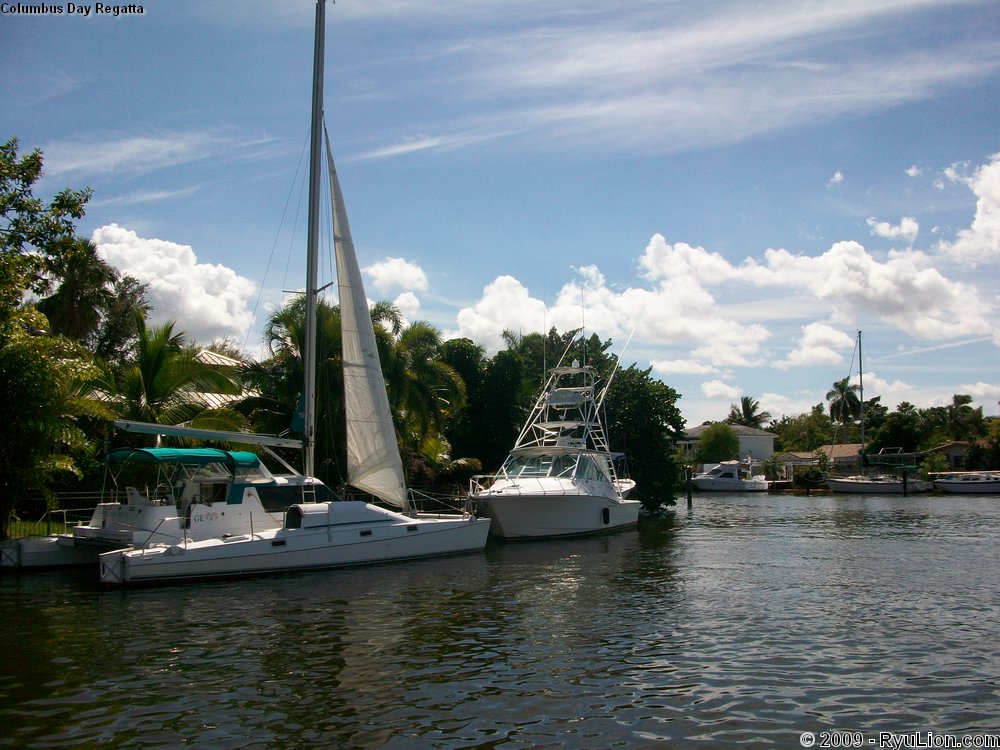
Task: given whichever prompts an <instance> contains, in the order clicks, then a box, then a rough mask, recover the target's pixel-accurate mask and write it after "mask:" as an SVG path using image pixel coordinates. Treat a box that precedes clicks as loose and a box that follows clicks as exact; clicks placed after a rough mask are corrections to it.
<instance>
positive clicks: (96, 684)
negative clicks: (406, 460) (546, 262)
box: [0, 495, 1000, 750]
mask: <svg viewBox="0 0 1000 750" xmlns="http://www.w3.org/2000/svg"><path fill="white" fill-rule="evenodd" d="M0 617H2V628H0V747H17V748H22V747H23V748H47V747H59V748H68V747H84V748H96V747H102V748H175V747H183V746H188V747H197V748H204V747H212V748H220V749H223V748H400V749H403V748H406V749H407V750H410V749H411V748H504V749H514V748H661V747H689V746H692V745H697V746H701V747H719V746H727V745H736V744H746V745H751V746H764V745H773V746H776V747H799V746H800V745H799V735H800V733H801V732H803V731H813V732H817V733H819V732H821V731H823V730H829V729H832V728H836V729H843V730H861V731H863V732H865V733H867V735H868V736H872V737H874V736H875V733H876V732H877V731H880V730H881V731H891V732H897V733H902V732H914V731H928V730H936V731H941V732H948V733H977V732H987V731H991V732H997V731H1000V653H998V644H1000V498H998V497H990V498H954V497H951V498H949V497H935V498H925V497H911V498H876V497H867V498H862V497H857V498H850V497H849V498H841V497H838V498H831V497H822V498H804V497H788V496H762V497H709V496H703V495H702V496H695V498H694V507H693V508H692V509H690V510H689V509H688V508H687V507H686V506H685V505H684V504H683V501H682V502H681V504H680V505H678V507H677V512H676V515H675V517H674V518H673V519H672V520H671V521H669V522H660V523H655V524H646V525H644V526H642V527H641V528H640V529H639V530H637V531H628V532H625V533H620V534H616V535H614V536H608V537H602V538H594V539H585V540H574V541H550V542H530V543H518V544H506V545H499V544H497V545H494V544H492V543H491V545H490V546H489V547H488V548H487V551H486V553H485V554H476V555H467V556H461V557H454V558H447V559H440V560H430V561H425V562H418V563H410V564H406V565H402V564H400V565H389V566H383V567H377V568H368V569H361V570H355V571H338V572H325V573H312V574H300V575H292V576H287V577H279V578H270V579H259V580H250V581H242V582H235V583H232V582H230V583H221V582H219V583H204V584H197V585H192V586H175V587H169V588H159V589H145V590H135V591H132V590H129V591H117V590H102V589H100V588H99V587H98V586H96V585H95V584H93V583H92V582H91V576H90V575H89V574H88V575H83V574H75V575H66V574H42V575H37V574H36V575H32V576H23V577H18V576H3V577H2V578H0Z"/></svg>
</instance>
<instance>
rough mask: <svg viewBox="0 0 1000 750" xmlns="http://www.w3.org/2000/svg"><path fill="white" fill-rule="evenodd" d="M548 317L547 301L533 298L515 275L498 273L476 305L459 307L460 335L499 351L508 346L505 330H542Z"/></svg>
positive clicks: (458, 334) (488, 348)
mask: <svg viewBox="0 0 1000 750" xmlns="http://www.w3.org/2000/svg"><path fill="white" fill-rule="evenodd" d="M545 320H546V318H545V303H544V302H542V301H541V300H539V299H535V298H533V297H532V296H531V295H530V294H529V292H528V289H527V287H525V286H524V285H523V284H522V283H521V282H520V281H518V280H517V279H515V278H514V277H513V276H498V277H497V278H495V279H494V280H493V281H492V282H490V283H489V284H488V285H487V286H486V288H485V289H483V296H482V297H481V298H480V300H479V301H478V302H476V304H475V305H473V306H472V307H471V308H468V307H466V308H463V309H461V310H459V312H458V318H457V321H458V333H457V334H456V335H457V336H466V337H468V338H470V339H472V340H473V341H475V342H477V343H479V344H482V345H483V346H485V347H486V349H487V351H491V352H496V351H498V350H499V349H502V348H503V346H504V344H503V335H502V334H503V331H504V329H508V330H512V331H514V332H522V333H531V332H534V331H541V330H543V329H544V328H547V327H548V326H546V325H545ZM552 325H554V324H552ZM573 327H576V326H573Z"/></svg>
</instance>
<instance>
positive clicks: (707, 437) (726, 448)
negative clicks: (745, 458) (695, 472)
mask: <svg viewBox="0 0 1000 750" xmlns="http://www.w3.org/2000/svg"><path fill="white" fill-rule="evenodd" d="M739 452H740V439H739V438H738V437H737V436H736V432H734V431H733V428H732V427H730V426H729V425H728V424H726V423H725V422H714V423H713V424H710V425H708V426H707V427H706V428H705V429H704V430H702V432H701V439H700V440H699V441H698V452H697V453H696V454H695V461H697V462H698V463H700V464H711V463H718V462H719V461H729V460H732V459H733V458H736V457H737V455H738V454H739Z"/></svg>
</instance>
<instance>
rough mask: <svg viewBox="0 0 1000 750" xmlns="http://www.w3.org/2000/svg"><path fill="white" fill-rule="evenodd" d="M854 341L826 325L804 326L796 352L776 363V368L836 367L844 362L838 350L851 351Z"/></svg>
mask: <svg viewBox="0 0 1000 750" xmlns="http://www.w3.org/2000/svg"><path fill="white" fill-rule="evenodd" d="M853 344H854V341H853V339H852V338H851V337H850V336H848V335H847V334H846V333H843V332H842V331H839V330H837V329H836V328H833V327H831V326H828V325H826V324H825V323H809V324H808V325H805V326H802V337H801V338H800V339H799V341H798V344H797V346H796V348H795V349H794V350H792V352H791V353H790V354H789V355H788V357H786V358H785V359H783V360H780V361H778V362H775V367H777V368H778V369H781V370H787V369H789V368H791V367H802V366H805V365H836V364H840V363H841V362H842V361H843V359H844V358H843V356H842V355H841V354H840V353H839V352H838V351H837V350H838V349H849V348H850V347H851V346H853Z"/></svg>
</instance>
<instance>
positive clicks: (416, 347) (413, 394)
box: [382, 321, 466, 449]
mask: <svg viewBox="0 0 1000 750" xmlns="http://www.w3.org/2000/svg"><path fill="white" fill-rule="evenodd" d="M440 350H441V332H440V331H439V330H438V329H437V328H435V327H434V326H432V325H431V324H430V323H426V322H423V321H416V322H414V323H411V324H410V325H408V326H407V327H406V328H404V329H402V330H401V331H400V332H399V335H398V336H397V337H396V338H395V340H394V342H393V346H392V349H391V351H390V352H389V356H388V358H387V360H384V361H383V365H382V369H383V370H384V371H385V372H386V385H387V388H388V391H389V402H390V404H391V405H392V408H393V417H394V419H395V422H396V425H397V430H401V431H402V432H403V434H404V442H405V443H406V444H408V445H409V446H410V448H411V449H418V448H419V446H420V445H421V444H422V443H424V442H425V441H426V440H427V439H428V438H429V437H430V438H435V439H436V438H438V437H440V436H441V435H443V433H444V430H445V426H446V421H447V418H448V415H449V414H451V413H453V412H454V411H455V410H457V409H460V408H461V407H462V406H463V405H464V404H465V398H466V390H465V381H463V380H462V377H461V376H460V375H459V374H458V372H457V371H456V370H455V368H454V367H452V366H451V365H449V364H448V363H447V362H444V361H443V360H441V359H440V358H439V357H438V354H439V353H440Z"/></svg>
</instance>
